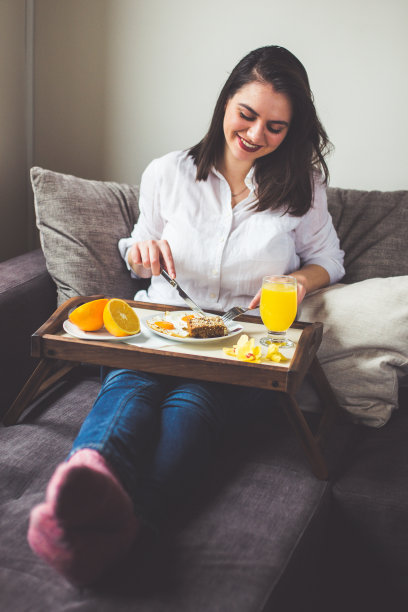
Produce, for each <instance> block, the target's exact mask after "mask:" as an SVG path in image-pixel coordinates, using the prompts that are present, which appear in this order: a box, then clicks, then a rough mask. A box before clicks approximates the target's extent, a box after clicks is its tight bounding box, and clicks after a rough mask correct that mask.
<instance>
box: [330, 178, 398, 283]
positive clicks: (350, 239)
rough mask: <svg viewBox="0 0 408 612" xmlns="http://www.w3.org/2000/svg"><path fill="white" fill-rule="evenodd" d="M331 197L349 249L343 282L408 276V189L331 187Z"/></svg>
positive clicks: (344, 246)
mask: <svg viewBox="0 0 408 612" xmlns="http://www.w3.org/2000/svg"><path fill="white" fill-rule="evenodd" d="M327 198H328V205H329V211H330V213H331V215H332V217H333V223H334V226H335V228H336V230H337V233H338V235H339V238H340V244H341V247H342V249H343V250H344V252H345V269H346V275H345V277H344V278H343V279H342V282H344V283H353V282H357V281H361V280H366V279H368V278H377V277H383V278H384V277H387V276H404V275H408V248H407V230H408V191H389V192H382V191H359V190H356V189H340V188H333V187H329V188H328V190H327Z"/></svg>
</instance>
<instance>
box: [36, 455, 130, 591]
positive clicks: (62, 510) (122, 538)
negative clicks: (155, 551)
mask: <svg viewBox="0 0 408 612" xmlns="http://www.w3.org/2000/svg"><path fill="white" fill-rule="evenodd" d="M139 531H140V521H139V520H138V519H137V517H136V516H135V515H134V511H133V504H132V501H131V499H130V497H129V495H128V494H127V493H126V491H125V490H124V489H123V487H122V485H121V484H120V482H119V481H118V480H117V478H116V477H115V475H114V474H113V472H112V471H111V470H110V468H109V466H108V465H107V463H106V461H105V460H104V458H103V457H102V455H100V454H99V453H98V452H97V451H94V450H91V449H83V450H80V451H78V452H77V453H75V455H73V456H72V457H71V458H70V459H69V460H68V461H67V462H66V463H63V464H61V465H59V466H58V467H57V469H56V470H55V472H54V475H53V476H52V478H51V480H50V482H49V484H48V487H47V492H46V498H45V502H44V503H43V504H40V505H38V506H36V507H35V508H33V510H32V512H31V515H30V524H29V529H28V536H27V537H28V542H29V544H30V547H31V549H32V550H33V551H34V553H35V554H37V555H38V556H39V557H41V558H42V559H44V560H45V561H46V562H47V563H48V564H49V565H50V566H51V567H53V568H54V569H55V570H56V571H57V572H59V573H60V574H62V575H63V576H65V578H67V579H68V580H69V581H70V582H73V583H75V584H81V585H86V584H92V583H93V582H96V581H97V580H98V579H99V578H100V577H101V576H102V574H103V573H104V572H105V571H106V570H107V569H108V568H109V567H111V566H112V565H113V564H114V563H115V562H116V561H118V560H119V559H120V558H121V557H123V556H124V555H125V554H126V553H127V552H128V551H129V549H130V548H131V546H132V544H133V542H134V541H135V539H136V536H137V534H138V532H139Z"/></svg>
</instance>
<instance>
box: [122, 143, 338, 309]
mask: <svg viewBox="0 0 408 612" xmlns="http://www.w3.org/2000/svg"><path fill="white" fill-rule="evenodd" d="M245 182H246V185H247V186H248V188H249V190H250V193H249V195H248V197H247V198H245V199H244V200H242V201H241V202H239V203H238V204H237V205H236V206H235V207H234V208H232V207H231V191H230V188H229V185H228V183H227V181H226V180H225V178H224V177H223V176H222V174H220V173H219V172H218V171H217V170H215V169H213V170H212V172H210V174H209V176H208V179H207V180H206V181H196V166H195V164H194V161H193V159H192V157H190V156H189V155H188V152H186V151H177V152H173V153H169V154H167V155H165V156H164V157H161V158H160V159H156V160H154V161H152V162H151V163H150V164H149V166H148V167H147V168H146V170H145V172H144V173H143V176H142V180H141V184H140V200H139V206H140V216H139V219H138V222H137V223H136V225H135V226H134V229H133V231H132V234H131V236H130V238H123V239H121V240H120V241H119V250H120V253H121V255H122V257H123V258H124V259H125V261H126V263H127V252H128V249H129V248H130V247H131V245H132V244H133V243H134V242H137V241H140V240H150V239H153V240H160V239H165V240H167V241H168V243H169V245H170V248H171V251H172V254H173V258H174V263H175V267H176V275H177V281H178V282H179V284H180V285H181V287H182V288H183V289H184V291H186V293H188V295H189V296H190V297H191V298H192V299H193V300H194V301H195V302H197V303H198V304H199V305H200V306H201V307H202V308H204V309H208V310H227V309H228V308H230V307H231V306H233V305H237V304H239V305H242V306H247V305H248V304H249V302H250V301H251V300H252V298H253V297H254V295H255V294H256V293H257V291H258V290H259V289H260V287H261V283H262V277H263V276H266V275H268V274H290V273H291V272H293V271H295V270H298V269H299V268H300V267H301V266H303V265H305V264H318V265H319V266H322V267H323V268H325V269H326V270H327V272H328V273H329V276H330V282H331V283H335V282H337V281H338V280H340V278H341V277H342V276H343V274H344V268H343V258H344V253H343V251H342V250H341V249H340V247H339V240H338V237H337V234H336V231H335V229H334V227H333V223H332V219H331V216H330V214H329V212H328V210H327V199H326V191H325V188H324V185H322V183H321V182H319V181H317V180H316V182H315V186H314V200H313V204H312V207H311V208H310V210H309V211H308V212H307V213H306V214H305V215H304V216H303V217H294V216H292V215H290V214H283V211H282V210H266V211H262V212H255V211H254V208H253V203H254V201H256V195H255V194H256V185H255V184H254V181H253V171H250V172H249V174H248V176H247V177H246V179H245ZM127 265H128V263H127ZM128 268H129V265H128ZM132 275H134V274H133V272H132ZM135 299H136V300H142V301H150V302H162V303H166V304H176V305H184V303H183V301H182V300H181V298H180V297H179V295H178V293H177V291H176V290H175V289H174V288H173V287H171V286H170V285H169V284H168V283H167V282H166V281H165V280H164V279H163V278H162V277H161V276H155V277H153V278H152V281H151V284H150V286H149V288H148V289H147V291H145V290H142V291H138V292H137V293H136V295H135Z"/></svg>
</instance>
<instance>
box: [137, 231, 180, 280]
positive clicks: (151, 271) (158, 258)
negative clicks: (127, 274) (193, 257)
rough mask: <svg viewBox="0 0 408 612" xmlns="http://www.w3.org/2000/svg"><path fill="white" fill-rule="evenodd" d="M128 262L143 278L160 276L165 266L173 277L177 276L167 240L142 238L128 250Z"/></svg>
mask: <svg viewBox="0 0 408 612" xmlns="http://www.w3.org/2000/svg"><path fill="white" fill-rule="evenodd" d="M127 258H128V262H129V265H130V267H131V268H132V270H133V272H134V273H135V274H137V276H140V277H141V278H149V277H150V276H152V275H153V276H158V275H159V274H160V268H161V267H163V268H164V269H165V270H166V271H167V273H168V274H169V276H171V278H175V277H176V268H175V266H174V260H173V255H172V252H171V248H170V245H169V243H168V242H167V240H141V241H140V242H135V243H134V244H133V245H132V246H131V247H130V249H129V251H128V256H127Z"/></svg>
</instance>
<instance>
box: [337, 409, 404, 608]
mask: <svg viewBox="0 0 408 612" xmlns="http://www.w3.org/2000/svg"><path fill="white" fill-rule="evenodd" d="M360 429H361V431H360V437H359V441H358V444H356V445H355V446H354V449H353V450H352V451H351V452H350V455H349V458H348V462H347V467H346V468H345V469H344V470H343V473H342V474H341V476H340V478H339V479H338V481H337V482H336V483H335V485H334V489H333V499H334V510H335V512H334V515H333V525H332V539H333V546H335V548H333V550H332V552H333V555H334V558H336V559H337V560H338V564H339V566H342V568H343V569H342V572H343V576H342V579H343V580H347V577H346V576H345V575H344V573H345V570H346V571H347V573H350V575H353V574H354V581H356V582H358V583H359V588H360V589H365V588H366V589H368V590H365V595H367V593H370V592H374V593H376V592H377V590H379V589H378V585H381V586H382V588H383V589H384V591H385V593H386V596H387V600H388V601H387V606H383V607H381V606H380V604H379V601H377V606H378V607H375V609H376V610H380V609H382V610H383V609H386V608H387V607H388V608H389V609H390V610H391V609H392V610H406V609H407V605H408V581H407V575H408V556H407V550H408V488H407V482H408V461H407V432H408V411H407V410H400V411H398V412H397V413H396V414H395V415H394V417H393V419H392V420H391V421H390V423H389V424H388V425H387V427H384V428H381V429H368V428H360ZM351 547H352V550H353V554H352V555H350V548H351ZM376 583H378V584H377V586H376V588H375V589H374V590H373V587H374V585H376ZM393 595H394V597H397V599H398V604H399V605H398V606H397V607H393V602H394V600H393V599H392V596H393ZM390 597H391V599H392V601H391V599H390ZM366 603H367V602H366ZM343 609H345V608H343ZM367 609H372V608H370V607H368V608H367Z"/></svg>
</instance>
